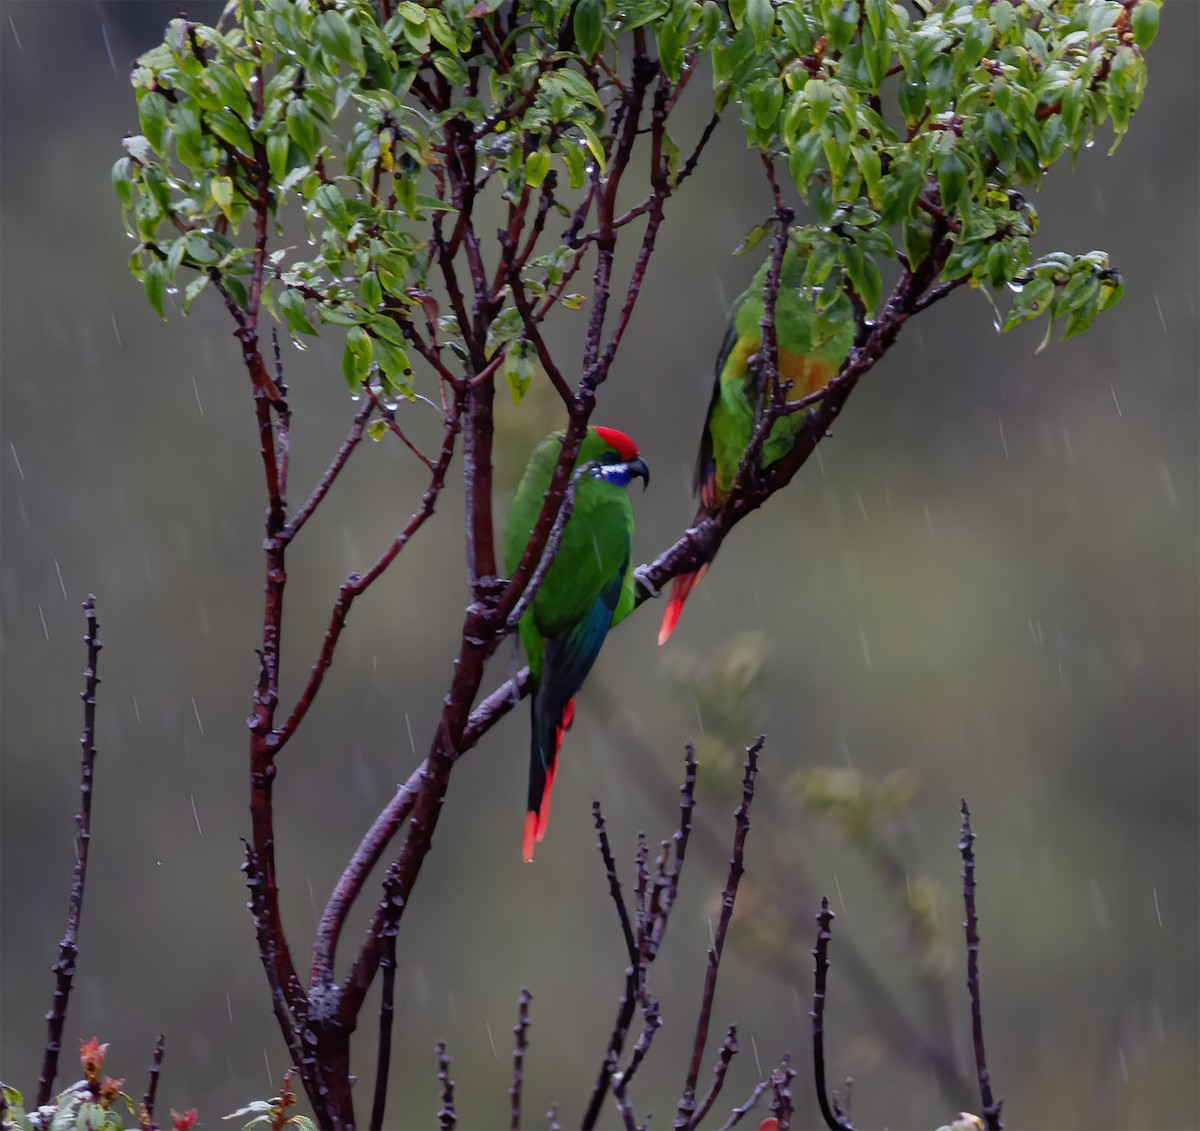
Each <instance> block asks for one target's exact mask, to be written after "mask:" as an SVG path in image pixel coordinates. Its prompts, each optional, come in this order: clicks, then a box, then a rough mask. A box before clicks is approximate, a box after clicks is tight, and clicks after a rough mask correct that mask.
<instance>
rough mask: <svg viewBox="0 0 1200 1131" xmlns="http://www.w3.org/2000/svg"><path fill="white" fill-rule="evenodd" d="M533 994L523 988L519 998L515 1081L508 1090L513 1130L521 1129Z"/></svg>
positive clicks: (514, 1035)
mask: <svg viewBox="0 0 1200 1131" xmlns="http://www.w3.org/2000/svg"><path fill="white" fill-rule="evenodd" d="M531 998H532V996H531V994H530V993H529V991H528V990H522V991H521V994H520V996H519V997H518V998H517V1023H516V1024H515V1025H514V1026H513V1038H514V1039H513V1082H512V1087H511V1088H509V1090H508V1096H509V1100H510V1101H511V1109H510V1110H511V1116H512V1118H511V1122H510V1126H511V1127H512V1131H521V1085H522V1083H523V1082H524V1079H525V1050H526V1049H527V1048H528V1047H529V1040H528V1036H529V1002H530V1000H531Z"/></svg>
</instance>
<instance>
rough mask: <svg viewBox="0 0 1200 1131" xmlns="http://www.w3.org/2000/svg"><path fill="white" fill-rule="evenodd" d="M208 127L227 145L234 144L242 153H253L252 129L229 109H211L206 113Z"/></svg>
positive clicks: (205, 118)
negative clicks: (247, 127)
mask: <svg viewBox="0 0 1200 1131" xmlns="http://www.w3.org/2000/svg"><path fill="white" fill-rule="evenodd" d="M204 120H205V122H207V123H208V128H209V129H210V130H212V132H213V133H215V134H216V135H217V137H219V138H220V139H221V140H222V141H223V142H225V143H226V145H229V146H232V147H233V148H234V149H236V150H238V151H239V152H241V153H245V154H253V152H254V142H252V141H251V140H250V131H249V130H248V129H246V123H245V122H243V121H242V120H241V119H240V118H238V117H236V116H235V115H234V114H232V113H231V112H230V111H228V110H209V111H208V113H206V114H205V115H204Z"/></svg>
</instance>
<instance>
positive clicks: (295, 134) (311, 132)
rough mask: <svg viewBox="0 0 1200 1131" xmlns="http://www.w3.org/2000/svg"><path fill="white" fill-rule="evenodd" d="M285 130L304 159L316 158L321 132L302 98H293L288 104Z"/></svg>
mask: <svg viewBox="0 0 1200 1131" xmlns="http://www.w3.org/2000/svg"><path fill="white" fill-rule="evenodd" d="M287 128H288V134H289V136H290V137H291V139H292V141H294V142H295V143H296V144H297V145H298V146H299V147H300V149H301V150H302V151H303V153H304V155H305V157H306V158H308V160H309V161H311V160H312V159H313V158H314V157H316V155H317V150H318V149H319V148H320V146H321V130H320V127H319V126H318V125H317V121H316V119H315V118H314V117H313V112H312V111H311V110H310V109H309V107H308V103H307V102H305V101H304V100H303V99H302V98H295V99H293V100H292V101H291V102H290V103H288V109H287Z"/></svg>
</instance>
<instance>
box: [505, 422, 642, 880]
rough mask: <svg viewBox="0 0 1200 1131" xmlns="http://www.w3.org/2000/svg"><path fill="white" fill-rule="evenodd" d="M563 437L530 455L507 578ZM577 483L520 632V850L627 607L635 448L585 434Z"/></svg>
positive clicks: (541, 816)
mask: <svg viewBox="0 0 1200 1131" xmlns="http://www.w3.org/2000/svg"><path fill="white" fill-rule="evenodd" d="M562 439H563V433H561V432H552V433H551V434H550V435H549V436H547V437H546V438H545V439H544V440H543V441H542V442H541V443H540V444H538V446H537V447H536V448H534V450H533V455H532V456H530V458H529V464H528V466H527V467H526V468H525V474H524V476H523V477H522V479H521V483H520V486H519V487H518V488H517V495H516V498H515V499H514V500H513V505H512V510H511V511H510V512H509V516H508V524H507V526H506V527H505V530H504V556H505V561H506V564H507V568H508V571H509V573H510V574H511V573H512V572H514V571H515V570H516V568H517V564H518V563H519V562H520V560H521V557H522V555H523V554H524V552H525V547H526V545H527V543H528V542H529V536H530V534H531V532H532V531H533V527H534V525H535V524H536V522H537V519H538V515H539V514H540V513H541V509H542V500H543V497H544V496H545V494H546V491H547V489H548V488H549V486H550V477H551V475H552V473H553V471H554V465H555V464H556V463H557V462H558V455H559V451H560V450H561V445H562ZM592 463H594V464H595V466H594V467H592V468H591V469H590V470H589V471H584V473H583V474H582V475H581V476H580V477H579V479H578V481H577V483H576V486H575V504H574V509H573V510H572V512H571V517H570V518H569V519H568V520H567V524H566V526H565V527H564V528H563V533H562V540H561V541H560V543H559V547H558V554H557V556H556V557H555V559H554V562H553V563H552V564H551V566H550V568H549V569H548V570H547V571H546V576H545V577H544V578H543V579H542V584H541V587H540V588H539V589H538V591H537V595H536V596H535V597H534V599H533V603H532V604H531V605H530V607H529V608H528V610H527V611H526V612H525V615H524V616H523V617H522V618H521V621H520V623H519V624H518V626H517V631H518V633H519V634H520V637H521V643H522V644H524V646H525V652H526V654H527V656H528V658H529V675H530V690H531V695H530V703H531V704H532V714H533V735H532V740H531V743H530V755H529V800H528V811H527V812H526V815H525V835H524V839H523V842H522V854H523V855H524V857H525V859H526V860H532V859H533V846H534V844H535V842H536V841H539V840H541V839H542V837H543V836H544V835H545V832H546V821H547V819H548V817H549V807H550V789H551V786H552V785H553V784H554V773H555V770H556V769H557V763H558V748H559V746H560V745H561V743H562V736H563V732H564V731H565V730H566V729H567V728H568V727H569V726H570V725H571V718H572V716H573V714H574V698H575V693H576V692H577V691H578V690H579V688H580V687H581V686H582V685H583V681H584V679H585V678H586V677H587V674H588V672H589V671H590V670H591V666H592V663H593V662H594V661H595V659H596V656H597V655H598V654H599V652H600V647H601V645H602V644H603V643H604V637H605V636H606V635H607V633H608V630H609V628H611V627H612V625H614V624H616V622H617V621H619V620H620V619H621V618H622V617H624V616H625V615H626V614H628V613H629V612H630V611H631V610H632V609H633V605H634V590H633V573H632V571H631V570H630V568H629V566H630V555H631V552H632V551H631V546H632V539H633V508H632V507H631V506H630V503H629V496H628V494H627V493H626V490H625V488H626V487H627V486H628V485H629V481H630V480H631V479H632V478H633V477H634V476H640V477H642V478H643V479H644V480H645V481H646V482H649V472H648V471H647V469H646V465H645V463H643V462H642V460H641V459H640V458H639V457H638V451H637V447H636V446H635V445H634V443H633V441H632V440H630V439H629V437H628V436H626V435H625V434H624V433H623V432H618V431H617V430H616V429H613V428H589V429H588V430H587V434H586V435H585V437H584V439H583V443H582V444H581V445H580V449H579V456H578V458H577V459H576V461H575V467H576V468H579V467H581V466H583V465H585V464H592Z"/></svg>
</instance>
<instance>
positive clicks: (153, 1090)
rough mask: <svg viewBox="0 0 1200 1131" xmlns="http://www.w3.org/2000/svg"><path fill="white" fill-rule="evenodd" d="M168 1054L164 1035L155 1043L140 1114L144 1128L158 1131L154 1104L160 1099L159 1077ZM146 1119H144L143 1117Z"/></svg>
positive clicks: (140, 1121)
mask: <svg viewBox="0 0 1200 1131" xmlns="http://www.w3.org/2000/svg"><path fill="white" fill-rule="evenodd" d="M165 1052H166V1041H165V1038H164V1037H163V1034H162V1033H159V1035H158V1040H157V1041H155V1042H154V1058H153V1059H152V1060H151V1061H150V1079H149V1082H148V1083H147V1084H146V1092H145V1094H144V1095H143V1096H142V1106H141V1109H140V1110H139V1112H138V1122H139V1124H140V1125H141V1126H142V1127H147V1128H150V1131H156V1129H157V1126H158V1124H157V1123H156V1122H155V1119H154V1104H155V1102H156V1100H157V1097H158V1077H159V1074H160V1073H161V1072H162V1062H163V1054H164V1053H165ZM143 1113H144V1115H145V1119H144V1120H143V1119H142V1115H143Z"/></svg>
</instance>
